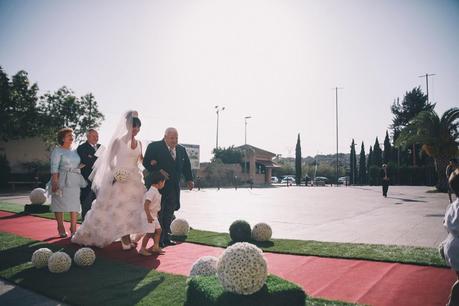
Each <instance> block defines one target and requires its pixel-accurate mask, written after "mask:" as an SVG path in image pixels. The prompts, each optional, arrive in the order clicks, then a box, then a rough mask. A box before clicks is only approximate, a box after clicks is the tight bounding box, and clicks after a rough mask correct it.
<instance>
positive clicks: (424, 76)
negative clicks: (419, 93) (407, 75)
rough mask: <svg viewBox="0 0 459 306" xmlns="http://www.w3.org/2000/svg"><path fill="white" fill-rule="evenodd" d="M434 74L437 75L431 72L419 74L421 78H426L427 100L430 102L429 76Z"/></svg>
mask: <svg viewBox="0 0 459 306" xmlns="http://www.w3.org/2000/svg"><path fill="white" fill-rule="evenodd" d="M434 75H436V74H435V73H431V74H428V73H426V74H423V75H420V76H419V77H420V78H426V92H427V102H430V101H429V77H430V76H434Z"/></svg>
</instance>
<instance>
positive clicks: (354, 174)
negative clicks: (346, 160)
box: [349, 139, 358, 185]
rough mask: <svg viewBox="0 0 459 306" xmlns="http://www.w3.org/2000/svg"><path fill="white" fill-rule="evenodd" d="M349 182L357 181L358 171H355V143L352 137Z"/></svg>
mask: <svg viewBox="0 0 459 306" xmlns="http://www.w3.org/2000/svg"><path fill="white" fill-rule="evenodd" d="M350 159H351V160H350V174H349V177H350V183H351V185H352V184H355V183H356V182H357V181H358V173H357V157H356V155H355V143H354V139H352V143H351V155H350Z"/></svg>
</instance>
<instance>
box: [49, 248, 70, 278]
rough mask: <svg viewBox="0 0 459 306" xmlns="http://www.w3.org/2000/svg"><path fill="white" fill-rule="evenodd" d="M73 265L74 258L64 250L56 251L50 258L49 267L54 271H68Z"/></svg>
mask: <svg viewBox="0 0 459 306" xmlns="http://www.w3.org/2000/svg"><path fill="white" fill-rule="evenodd" d="M71 265H72V259H71V258H70V256H69V255H67V253H64V252H56V253H54V254H53V255H51V256H50V257H49V259H48V269H49V271H50V272H52V273H62V272H67V271H68V270H69V269H70V266H71Z"/></svg>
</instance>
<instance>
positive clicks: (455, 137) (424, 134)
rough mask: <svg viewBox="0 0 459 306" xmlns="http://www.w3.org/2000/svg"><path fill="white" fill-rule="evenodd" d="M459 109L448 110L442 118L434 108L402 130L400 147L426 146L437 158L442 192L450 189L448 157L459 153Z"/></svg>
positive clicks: (429, 153)
mask: <svg viewBox="0 0 459 306" xmlns="http://www.w3.org/2000/svg"><path fill="white" fill-rule="evenodd" d="M458 120H459V108H456V107H454V108H451V109H449V110H447V111H446V112H445V113H443V115H442V116H441V118H440V117H439V116H438V114H437V113H436V112H435V111H434V110H429V111H423V112H421V113H419V114H418V115H417V116H416V117H415V118H414V119H413V120H411V121H410V123H409V124H408V125H407V126H406V127H405V128H404V129H403V130H402V131H401V134H400V136H399V137H398V138H397V141H396V143H395V144H396V146H398V147H399V146H403V147H406V146H409V145H412V144H420V145H422V150H423V151H424V152H425V153H426V154H427V155H429V156H431V157H432V158H433V159H434V163H435V170H436V171H437V175H438V181H437V185H436V188H437V189H438V190H439V191H443V192H444V191H446V190H447V181H446V176H445V169H446V166H447V164H448V160H449V159H450V158H452V157H455V156H456V155H457V154H458V144H459V131H458V128H459V122H458Z"/></svg>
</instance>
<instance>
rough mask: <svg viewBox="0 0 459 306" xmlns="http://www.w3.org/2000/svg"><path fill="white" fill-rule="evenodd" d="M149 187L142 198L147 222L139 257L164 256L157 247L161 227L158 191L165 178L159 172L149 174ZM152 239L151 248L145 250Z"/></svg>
mask: <svg viewBox="0 0 459 306" xmlns="http://www.w3.org/2000/svg"><path fill="white" fill-rule="evenodd" d="M150 182H151V186H150V188H149V189H148V191H147V192H146V193H145V196H144V201H145V203H144V210H145V214H146V215H147V220H148V229H149V230H148V232H147V233H146V234H145V236H143V239H142V246H141V248H140V250H139V254H140V255H144V256H150V255H153V254H164V251H163V250H162V249H161V248H160V246H159V239H160V237H161V225H160V224H159V221H158V212H159V211H160V210H161V194H160V193H159V190H160V189H162V188H163V187H164V184H165V183H166V177H165V176H164V175H163V174H162V173H160V172H159V171H155V172H153V173H151V176H150ZM151 238H153V246H152V247H151V248H149V249H147V244H148V241H149V240H150V239H151Z"/></svg>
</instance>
